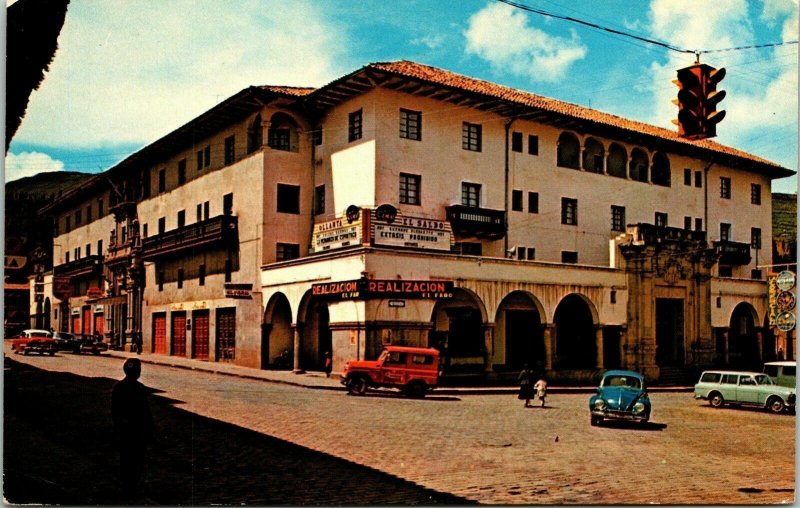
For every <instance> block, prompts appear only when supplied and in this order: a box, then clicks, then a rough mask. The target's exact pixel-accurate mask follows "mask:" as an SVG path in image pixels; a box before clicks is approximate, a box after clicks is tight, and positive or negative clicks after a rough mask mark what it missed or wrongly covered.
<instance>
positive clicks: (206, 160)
mask: <svg viewBox="0 0 800 508" xmlns="http://www.w3.org/2000/svg"><path fill="white" fill-rule="evenodd" d="M203 166H204V167H206V168H207V167H209V166H211V145H209V146H207V147H205V149H204V151H203Z"/></svg>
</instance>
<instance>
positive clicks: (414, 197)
mask: <svg viewBox="0 0 800 508" xmlns="http://www.w3.org/2000/svg"><path fill="white" fill-rule="evenodd" d="M421 183H422V177H421V176H420V175H411V174H408V173H400V203H402V204H406V205H419V204H420V186H421Z"/></svg>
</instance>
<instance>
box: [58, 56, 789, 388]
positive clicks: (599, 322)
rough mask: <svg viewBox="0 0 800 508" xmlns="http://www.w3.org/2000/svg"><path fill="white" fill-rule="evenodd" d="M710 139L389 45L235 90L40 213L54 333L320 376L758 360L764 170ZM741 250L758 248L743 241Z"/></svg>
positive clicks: (564, 370)
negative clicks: (361, 366)
mask: <svg viewBox="0 0 800 508" xmlns="http://www.w3.org/2000/svg"><path fill="white" fill-rule="evenodd" d="M792 174H793V172H792V171H790V170H788V169H786V168H783V167H781V166H779V165H777V164H774V163H772V162H770V161H767V160H764V159H762V158H759V157H757V156H754V155H752V154H748V153H745V152H742V151H740V150H736V149H734V148H730V147H726V146H723V145H720V144H717V143H715V142H713V141H708V140H706V141H686V140H683V139H681V138H679V137H678V136H677V134H676V133H674V132H672V131H669V130H665V129H661V128H658V127H654V126H651V125H646V124H642V123H639V122H634V121H631V120H627V119H624V118H620V117H616V116H613V115H609V114H605V113H601V112H598V111H595V110H591V109H587V108H583V107H580V106H577V105H573V104H567V103H564V102H560V101H555V100H552V99H547V98H544V97H541V96H538V95H534V94H531V93H528V92H522V91H519V90H514V89H510V88H507V87H503V86H500V85H496V84H493V83H488V82H485V81H481V80H476V79H472V78H468V77H464V76H460V75H457V74H454V73H451V72H448V71H444V70H441V69H437V68H433V67H429V66H425V65H421V64H417V63H414V62H408V61H399V62H388V63H374V64H370V65H367V66H365V67H363V68H361V69H358V70H356V71H355V72H353V73H351V74H348V75H347V76H344V77H342V78H339V79H337V80H336V81H334V82H332V83H330V84H328V85H326V86H323V87H321V88H319V89H304V88H287V87H273V86H262V87H250V88H247V89H245V90H243V91H241V92H239V93H238V94H236V95H234V96H233V97H231V98H229V99H228V100H226V101H224V102H223V103H221V104H219V105H218V106H216V107H214V108H213V109H211V110H209V111H208V112H206V113H204V114H203V115H201V116H199V117H198V118H196V119H194V120H192V121H191V122H189V123H188V124H186V125H184V126H182V127H180V128H178V129H177V130H175V131H174V132H172V133H170V134H168V135H167V136H165V137H163V138H162V139H160V140H158V141H156V142H154V143H153V144H151V145H149V146H147V147H145V148H143V149H142V150H140V151H139V152H137V153H135V154H133V155H131V156H130V157H128V158H127V159H125V160H124V161H123V162H121V163H120V164H118V165H117V166H115V167H112V168H110V169H109V170H108V171H106V172H105V173H103V174H101V175H98V177H97V178H95V179H94V180H92V181H90V182H89V183H87V184H86V185H84V186H82V187H80V188H78V189H76V190H75V191H73V192H72V193H70V194H69V195H66V196H64V197H63V198H62V199H60V200H58V201H57V202H55V203H53V204H52V205H50V206H49V207H47V208H46V209H45V210H44V212H46V213H49V214H51V215H53V216H54V217H55V218H56V224H57V226H56V237H55V244H54V251H53V257H54V260H56V261H55V262H54V264H55V265H56V266H55V267H54V270H53V274H52V275H51V276H50V278H49V279H48V281H49V282H50V285H49V286H48V287H50V288H52V289H51V290H52V293H53V297H54V298H55V299H56V301H60V304H59V305H58V306H56V310H57V311H58V312H59V314H58V315H54V316H53V317H54V320H55V321H54V322H58V323H59V326H60V327H61V328H63V329H72V330H75V331H78V332H81V333H90V332H93V331H94V330H96V329H101V330H102V331H103V332H104V334H105V336H106V338H107V340H109V341H111V342H112V343H113V344H114V345H115V346H117V347H125V346H126V344H128V343H129V342H130V340H131V339H132V338H134V337H137V334H141V336H142V338H143V343H144V349H145V351H150V352H153V353H157V354H165V355H180V356H184V355H185V356H188V357H191V358H196V359H198V360H208V361H230V362H234V363H237V364H239V365H243V366H249V367H256V368H272V367H276V366H280V365H282V364H283V362H284V361H285V360H286V359H291V366H292V367H293V368H294V369H296V370H302V369H317V368H321V366H322V362H323V358H324V354H325V352H328V351H330V352H332V355H333V359H334V371H337V370H340V368H341V367H342V366H343V363H344V361H346V360H348V359H351V358H374V357H376V356H377V355H378V354H379V352H380V350H381V348H382V347H383V345H385V344H388V343H395V344H408V345H422V346H428V345H430V346H434V347H437V348H440V349H441V350H442V351H443V355H442V356H443V357H444V358H445V365H444V369H445V372H447V373H448V374H457V373H467V374H478V375H482V376H483V375H485V376H488V377H492V376H502V375H503V373H504V372H509V373H511V372H514V371H518V370H519V369H520V368H521V366H522V365H523V364H524V363H531V364H538V365H540V366H541V368H545V369H547V371H548V372H549V373H550V375H551V376H552V377H554V378H563V379H567V378H570V379H582V378H587V379H588V378H589V377H591V376H593V375H594V374H595V373H596V371H597V370H598V369H603V368H611V367H627V368H632V369H636V370H639V371H642V372H644V373H645V375H646V376H647V377H648V378H650V379H658V378H661V379H662V380H666V379H668V378H669V377H670V376H675V375H678V374H680V373H681V372H683V371H684V370H685V369H688V368H694V367H701V366H705V365H711V364H719V365H741V366H744V365H747V364H754V363H757V362H759V361H761V360H762V359H772V358H773V357H774V356H775V353H776V348H775V343H774V338H773V336H772V334H771V332H770V329H769V327H768V326H767V321H766V318H767V285H766V273H765V272H764V271H763V270H762V269H760V268H759V267H760V266H762V265H769V264H770V262H771V256H772V253H771V249H770V248H769V246H770V245H771V241H772V239H771V222H770V221H771V195H770V192H769V189H770V183H771V180H773V179H776V178H782V177H786V176H789V175H792ZM762 245H765V246H767V248H762Z"/></svg>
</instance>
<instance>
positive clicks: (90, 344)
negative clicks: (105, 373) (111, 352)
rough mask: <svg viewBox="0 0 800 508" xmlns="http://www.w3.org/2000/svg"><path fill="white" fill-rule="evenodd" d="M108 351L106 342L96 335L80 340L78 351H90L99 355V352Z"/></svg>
mask: <svg viewBox="0 0 800 508" xmlns="http://www.w3.org/2000/svg"><path fill="white" fill-rule="evenodd" d="M104 351H108V344H106V343H105V342H103V341H102V340H100V339H99V338H96V337H85V338H84V339H83V340H81V341H80V349H79V350H78V353H92V354H93V355H99V354H100V353H102V352H104Z"/></svg>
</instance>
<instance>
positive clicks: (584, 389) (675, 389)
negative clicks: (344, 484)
mask: <svg viewBox="0 0 800 508" xmlns="http://www.w3.org/2000/svg"><path fill="white" fill-rule="evenodd" d="M108 356H110V357H113V358H138V359H139V360H140V361H141V362H142V363H146V364H150V365H162V366H165V367H173V368H176V369H183V370H189V371H196V372H207V373H210V374H220V375H223V376H231V377H240V378H243V379H252V380H256V381H265V382H267V383H276V384H282V385H287V386H298V387H301V388H308V389H311V390H328V391H345V387H344V386H325V385H314V384H308V383H303V382H300V381H297V382H295V381H288V380H285V379H275V378H268V377H264V376H258V375H253V374H248V373H247V372H228V371H224V370H217V369H214V368H207V367H206V366H205V365H196V366H195V365H183V364H180V363H175V362H170V361H168V360H162V359H158V360H153V359H152V358H150V356H149V355H144V356H141V355H132V354H129V353H125V354H121V353H120V352H118V351H109V352H108ZM234 368H235V367H234ZM693 390H694V387H692V386H656V387H649V388H648V391H649V392H651V393H682V392H687V393H688V392H692V391H693ZM596 391H597V387H595V386H575V387H573V386H551V387H548V388H547V392H548V394H562V395H563V394H592V393H595V392H596ZM518 392H519V388H518V387H516V386H502V387H501V386H495V387H457V386H447V387H439V388H436V390H435V393H436V394H439V395H513V394H516V393H518Z"/></svg>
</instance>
